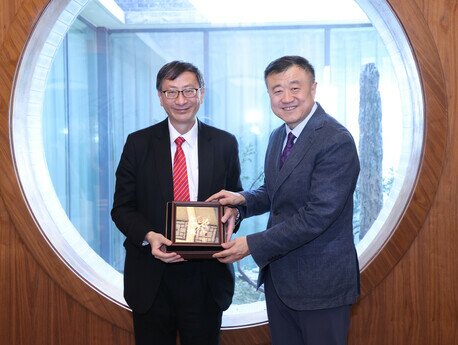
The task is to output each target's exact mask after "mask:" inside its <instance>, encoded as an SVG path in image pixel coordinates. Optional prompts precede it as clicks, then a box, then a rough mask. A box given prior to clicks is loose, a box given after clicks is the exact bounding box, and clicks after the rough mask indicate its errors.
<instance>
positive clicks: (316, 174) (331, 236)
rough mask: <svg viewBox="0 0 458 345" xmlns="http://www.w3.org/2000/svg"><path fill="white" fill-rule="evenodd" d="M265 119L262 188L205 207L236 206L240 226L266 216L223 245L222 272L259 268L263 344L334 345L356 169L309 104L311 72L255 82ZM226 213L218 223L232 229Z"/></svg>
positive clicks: (345, 293)
mask: <svg viewBox="0 0 458 345" xmlns="http://www.w3.org/2000/svg"><path fill="white" fill-rule="evenodd" d="M264 77H265V81H266V85H267V89H268V92H269V96H270V101H271V107H272V110H273V112H274V113H275V114H276V115H277V116H278V117H280V118H281V119H282V120H283V121H284V122H285V125H283V126H281V127H279V128H277V129H276V130H274V131H273V132H272V134H271V136H270V140H269V145H268V148H267V152H266V158H265V167H264V171H265V180H264V185H263V186H261V187H260V188H258V189H256V190H251V191H246V192H242V193H233V192H228V191H221V192H219V193H217V194H215V195H213V196H212V197H210V198H209V200H217V199H218V200H220V203H221V204H224V205H227V204H231V205H243V206H242V207H239V211H240V213H241V217H242V218H243V217H250V216H253V215H258V214H262V213H265V212H270V216H269V221H268V224H267V229H266V230H264V231H261V232H257V233H254V234H252V235H248V236H247V237H240V238H236V239H235V240H233V241H231V242H228V243H225V244H224V248H226V249H225V250H224V251H222V252H220V253H217V254H215V255H214V257H217V258H219V260H220V261H221V262H223V263H228V262H234V261H236V260H240V259H241V258H243V257H244V256H246V255H249V254H251V255H252V257H253V259H254V261H255V262H256V263H257V264H258V266H259V267H260V268H261V270H260V276H259V280H258V284H259V285H260V284H262V283H264V285H265V293H266V304H267V313H268V318H269V324H270V330H271V334H272V343H273V344H278V345H282V344H288V345H295V344H298V345H299V344H307V345H337V344H338V345H341V344H346V342H347V333H348V327H349V320H350V308H351V305H352V304H353V303H354V302H355V301H356V298H357V296H358V294H359V268H358V258H357V254H356V249H355V246H354V242H353V227H352V217H353V192H354V190H355V186H356V180H357V178H358V174H359V160H358V156H357V151H356V147H355V144H354V141H353V138H352V136H351V135H350V133H349V132H348V130H347V129H345V128H344V127H343V126H342V125H341V124H339V123H338V122H337V121H336V120H335V119H334V118H332V117H331V116H329V115H328V114H326V112H325V111H324V110H323V108H322V107H321V106H320V105H319V104H318V103H316V102H315V100H314V99H315V92H316V82H315V72H314V69H313V67H312V65H311V64H310V63H309V62H308V61H307V60H306V59H304V58H302V57H299V56H285V57H282V58H279V59H277V60H275V61H273V62H272V63H271V64H270V65H269V66H268V67H267V68H266V70H265V73H264ZM234 215H235V211H234V210H232V209H228V211H227V212H226V214H225V216H224V217H223V220H224V221H226V219H233V218H234Z"/></svg>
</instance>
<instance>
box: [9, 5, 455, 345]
mask: <svg viewBox="0 0 458 345" xmlns="http://www.w3.org/2000/svg"><path fill="white" fill-rule="evenodd" d="M389 3H390V4H391V5H392V7H393V9H394V11H395V12H396V13H397V14H398V15H399V17H400V18H401V21H402V23H403V25H404V27H405V28H406V31H407V34H408V36H409V38H410V39H411V41H412V42H413V45H414V53H415V54H416V55H417V57H418V59H419V61H421V62H422V64H423V65H422V66H421V70H420V74H421V78H422V81H423V83H424V85H425V89H426V90H425V92H426V93H427V94H428V95H432V96H430V97H429V98H428V104H427V105H426V106H427V108H428V109H439V113H440V114H439V115H440V116H439V118H438V119H437V121H436V120H435V121H430V122H428V126H429V128H428V131H429V132H428V131H427V133H432V134H433V135H434V137H435V138H437V137H438V136H442V137H441V138H442V139H440V140H433V141H432V142H430V143H429V145H428V147H427V148H426V150H425V152H426V154H427V156H428V157H429V159H430V160H429V163H428V164H430V167H429V168H428V169H427V170H425V174H424V177H423V179H422V180H421V185H422V188H424V189H425V190H433V189H434V190H435V188H436V187H435V186H437V184H438V187H437V192H436V193H435V194H434V193H432V194H431V195H430V196H431V200H428V201H427V202H426V204H431V207H430V208H428V207H427V208H425V209H421V205H422V202H421V201H422V200H418V205H420V206H419V207H418V209H417V212H418V214H419V215H420V213H422V215H421V217H420V216H419V218H418V219H419V220H421V222H420V226H419V227H418V229H417V228H416V227H417V225H418V224H416V220H415V213H413V215H410V217H411V219H410V220H409V222H406V223H405V224H404V225H403V226H404V227H405V228H406V229H409V227H411V228H415V229H413V230H412V231H411V232H408V231H406V233H397V234H396V236H394V237H395V238H394V239H395V240H396V241H398V243H401V244H402V243H403V242H404V243H407V246H406V248H405V250H404V249H402V250H400V249H399V248H400V247H399V246H393V247H392V248H391V249H390V250H392V253H393V255H390V253H388V254H386V253H382V254H383V255H381V256H380V260H378V261H377V260H374V262H373V263H371V264H370V265H369V266H368V268H367V270H366V271H365V272H363V281H362V283H363V291H364V296H363V297H362V298H361V299H360V301H359V302H358V304H357V305H355V306H354V309H353V313H352V324H351V331H350V344H352V345H372V344H373V345H385V344H396V345H407V344H415V345H423V344H424V345H434V344H438V345H439V344H440V345H454V344H458V249H457V248H458V224H457V223H458V221H457V214H458V200H457V195H458V194H457V193H458V173H457V167H458V121H457V116H458V51H457V50H458V32H457V31H458V28H457V24H456V23H457V22H458V5H457V1H456V0H389ZM46 4H47V0H22V1H17V0H0V162H1V163H0V172H1V175H0V182H1V183H0V291H1V293H0V339H1V341H0V342H1V343H5V344H24V345H29V344H30V345H32V344H33V345H36V344H46V345H54V344H60V345H74V344H77V345H79V344H85V345H86V344H90V345H91V344H93V345H105V344H107V345H108V344H115V345H127V344H133V337H132V333H131V331H132V330H131V325H130V324H129V322H127V321H126V319H125V316H126V312H125V310H121V308H120V307H118V306H116V305H114V304H113V303H112V302H110V301H108V300H106V299H105V298H103V297H97V296H96V292H94V291H93V290H92V289H90V288H89V287H87V286H86V285H85V284H84V283H83V282H81V281H79V280H78V279H77V278H75V277H73V275H72V274H71V272H69V271H68V270H66V268H65V265H63V264H62V263H61V262H59V259H57V258H53V259H49V261H48V262H49V264H50V265H52V266H53V268H52V269H49V267H43V261H42V260H41V256H43V255H49V253H52V250H50V249H48V250H41V251H40V252H39V253H38V254H37V253H35V252H32V251H31V250H30V244H29V243H28V242H27V241H24V238H23V237H22V236H21V234H22V233H23V231H24V229H22V226H25V227H27V231H38V230H37V229H36V228H33V221H32V220H31V217H30V215H28V214H25V213H21V214H19V215H18V214H14V211H13V210H14V209H15V206H16V205H14V204H12V203H13V202H14V201H15V200H20V197H18V196H17V195H16V196H15V198H13V195H15V194H17V191H18V190H19V188H18V186H17V185H16V178H15V176H14V169H13V166H12V158H11V153H10V148H9V139H10V138H9V135H10V134H9V127H8V126H9V121H8V112H9V109H8V106H9V98H10V95H11V91H12V83H13V77H14V73H15V70H16V67H17V64H18V61H19V58H20V52H21V51H22V49H23V48H24V45H25V42H26V38H27V36H28V35H29V34H30V32H31V30H32V27H33V25H34V23H35V22H36V20H37V19H38V16H39V14H40V12H41V11H42V10H43V9H44V7H45V6H46ZM426 38H428V39H426ZM439 89H440V90H439ZM442 105H445V106H444V109H442ZM442 112H445V113H446V116H445V117H443V118H442V119H441V114H442ZM427 116H437V114H429V115H428V114H427ZM443 121H446V124H445V125H444V123H443ZM445 147H446V151H444V149H445ZM436 152H437V155H435V153H436ZM435 159H436V160H435ZM428 176H429V177H430V179H428ZM22 209H27V207H26V206H24V205H22ZM414 211H415V210H414ZM12 212H13V213H12ZM21 212H23V211H21ZM423 213H424V214H423ZM21 216H22V217H23V218H24V220H23V221H18V218H20V217H21ZM17 224H20V227H21V229H18V225H17ZM412 236H413V237H412ZM412 239H413V242H412ZM42 241H43V243H45V241H44V240H42ZM410 243H411V244H410ZM385 254H386V255H385ZM371 265H372V266H371ZM387 266H390V267H389V268H387ZM53 270H54V271H55V270H61V271H62V275H63V276H64V277H65V278H66V279H68V280H71V281H70V284H71V285H76V286H77V288H76V289H77V290H78V289H80V290H81V291H82V295H81V296H82V297H81V296H76V295H75V294H74V293H73V291H72V290H71V289H70V288H69V287H68V286H66V284H65V283H63V282H58V281H57V282H56V281H55V280H54V279H53V278H52V272H53ZM379 271H383V272H382V273H383V274H379ZM380 277H382V279H380ZM72 279H73V280H72ZM87 301H89V302H88V303H86V302H87ZM98 305H100V308H101V309H103V311H102V312H97V311H94V308H97V306H98ZM222 343H223V345H229V344H237V345H245V344H246V345H250V344H259V345H262V344H268V343H269V333H268V329H267V328H266V326H261V327H256V328H251V329H248V330H236V331H225V332H224V333H223V341H222Z"/></svg>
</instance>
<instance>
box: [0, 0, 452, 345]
mask: <svg viewBox="0 0 458 345" xmlns="http://www.w3.org/2000/svg"><path fill="white" fill-rule="evenodd" d="M389 3H390V4H391V6H392V8H393V10H394V11H395V13H396V14H397V16H398V17H399V18H400V20H401V22H402V25H403V26H404V28H405V31H406V33H407V36H408V38H409V40H410V42H411V44H412V48H413V52H414V55H415V58H416V60H417V63H418V68H419V73H420V78H421V83H422V86H423V92H424V99H425V138H424V147H423V155H422V159H421V166H420V169H419V171H418V177H417V182H416V185H415V188H414V190H413V191H412V193H411V198H410V202H409V203H408V205H407V206H406V208H405V211H404V214H403V216H402V217H401V219H400V220H399V222H398V224H397V225H396V228H395V229H394V231H393V233H392V236H391V237H390V238H389V240H388V241H387V242H386V244H385V245H384V246H383V248H382V249H381V250H380V252H379V253H378V255H377V256H375V257H374V259H373V260H372V261H371V262H370V263H369V264H368V265H367V266H366V268H365V269H364V270H363V272H362V294H363V297H364V296H365V295H366V294H368V292H370V291H371V289H373V288H374V287H375V286H377V285H378V284H380V282H381V281H383V279H384V278H385V277H386V275H387V274H388V273H389V272H390V271H391V270H392V269H393V267H394V266H395V265H396V264H397V263H398V261H399V260H400V259H401V258H402V256H403V255H404V254H405V253H406V251H407V250H408V248H409V247H410V245H411V244H412V242H413V240H414V239H415V237H416V236H417V235H418V233H419V231H420V229H421V228H422V226H423V224H424V222H425V220H426V217H427V214H428V212H429V210H430V208H431V205H432V202H433V200H434V197H435V193H436V191H437V188H438V183H439V179H440V175H441V172H442V168H443V165H444V163H445V153H446V138H447V131H448V128H447V98H446V93H445V90H446V88H445V82H444V76H443V73H442V70H441V67H440V66H441V63H440V59H439V56H438V54H437V49H436V46H435V43H434V40H433V37H432V35H431V32H430V30H429V28H428V25H427V22H426V20H425V19H424V17H423V15H422V13H421V11H420V9H419V8H418V6H417V5H416V3H415V2H413V1H410V0H407V1H406V0H389ZM47 4H48V1H46V0H24V1H22V2H21V4H20V6H19V7H18V9H17V14H16V16H15V19H14V21H13V22H12V23H11V25H10V26H9V31H8V32H7V33H6V35H5V39H4V40H3V44H2V46H1V49H0V84H1V85H2V86H1V88H0V116H1V118H0V153H1V157H2V164H0V174H1V176H2V178H1V179H0V193H1V197H2V199H3V201H4V204H5V207H6V209H7V211H8V214H9V216H10V218H11V220H12V222H13V224H14V226H15V229H16V231H17V232H18V234H19V235H20V237H21V238H22V240H23V242H24V243H25V245H26V246H27V249H28V250H29V251H30V253H32V255H33V257H34V258H35V260H36V262H37V263H38V264H39V265H40V266H41V267H42V268H43V270H44V271H46V272H47V274H48V275H49V277H50V278H51V279H52V280H53V281H55V282H56V283H57V284H58V285H59V286H60V287H61V288H62V289H63V290H65V291H66V292H67V293H68V294H69V295H70V296H71V297H72V298H73V299H75V300H76V301H78V303H80V304H81V305H82V306H83V307H85V308H87V309H88V310H89V311H90V312H92V313H94V314H96V315H98V316H100V317H102V318H103V319H105V320H107V321H108V322H110V323H112V324H113V325H114V326H116V327H120V328H122V329H125V330H128V331H131V320H130V315H129V311H128V310H126V309H125V308H124V307H122V306H120V305H118V304H116V303H113V301H111V300H110V299H109V298H107V297H106V296H103V295H101V294H100V293H99V292H97V291H95V290H94V289H93V288H91V286H90V285H88V284H87V283H86V282H83V281H82V280H81V279H80V278H79V276H78V273H77V272H73V271H72V269H71V268H70V267H68V265H67V264H66V263H65V262H64V261H63V260H61V259H60V256H59V254H58V253H56V251H55V250H54V249H53V247H52V244H50V243H49V242H48V241H47V239H46V238H45V237H44V236H43V235H42V234H41V231H40V230H39V226H38V224H37V223H36V221H35V219H34V216H33V213H32V212H31V210H30V208H29V205H28V204H27V201H26V199H25V198H24V196H23V194H22V189H21V185H20V181H18V179H17V175H16V171H15V163H14V160H13V156H12V153H11V149H10V146H11V145H12V141H11V131H10V121H9V116H8V114H9V104H10V98H11V95H12V92H13V89H14V84H13V80H14V75H15V72H16V68H17V66H18V65H19V62H20V58H21V53H22V51H23V49H24V47H25V45H26V44H27V39H28V37H29V35H30V34H31V32H32V30H33V27H34V25H35V23H36V22H37V20H38V18H39V17H40V15H41V13H42V11H43V10H44V8H45V7H46V6H47ZM56 254H57V255H56ZM263 341H264V342H267V341H268V331H267V327H266V326H261V327H256V328H251V329H245V330H233V331H225V332H224V334H223V343H226V344H230V343H237V344H253V343H260V342H261V343H262V342H263Z"/></svg>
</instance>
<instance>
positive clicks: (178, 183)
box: [173, 137, 189, 201]
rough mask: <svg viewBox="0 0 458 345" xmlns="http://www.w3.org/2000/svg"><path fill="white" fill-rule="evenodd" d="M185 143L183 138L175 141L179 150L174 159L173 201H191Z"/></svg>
mask: <svg viewBox="0 0 458 345" xmlns="http://www.w3.org/2000/svg"><path fill="white" fill-rule="evenodd" d="M184 142H185V140H184V138H183V137H178V138H176V139H175V144H177V150H176V151H175V157H174V159H173V200H175V201H189V185H188V171H187V169H186V157H185V156H184V152H183V149H182V148H181V145H182V144H183V143H184Z"/></svg>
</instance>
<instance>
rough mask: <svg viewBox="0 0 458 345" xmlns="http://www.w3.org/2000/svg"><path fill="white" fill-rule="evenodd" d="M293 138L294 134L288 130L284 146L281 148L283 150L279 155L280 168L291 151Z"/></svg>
mask: <svg viewBox="0 0 458 345" xmlns="http://www.w3.org/2000/svg"><path fill="white" fill-rule="evenodd" d="M294 139H296V137H295V136H294V134H293V132H289V134H288V141H287V142H286V146H285V148H284V149H283V152H282V153H281V156H280V168H281V167H282V166H283V164H284V163H285V161H286V158H288V156H289V154H290V153H291V150H292V149H293V146H294Z"/></svg>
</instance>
